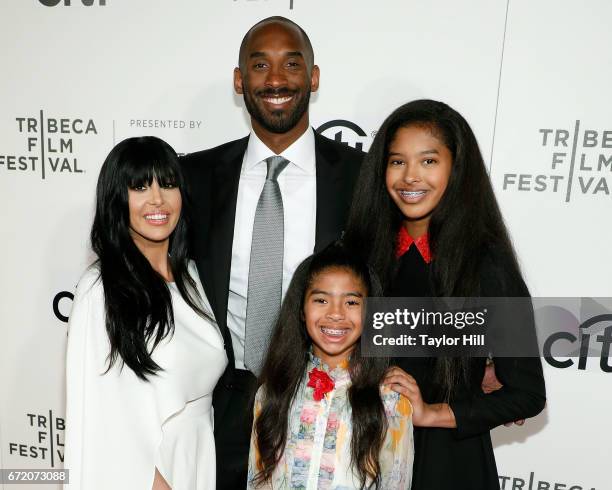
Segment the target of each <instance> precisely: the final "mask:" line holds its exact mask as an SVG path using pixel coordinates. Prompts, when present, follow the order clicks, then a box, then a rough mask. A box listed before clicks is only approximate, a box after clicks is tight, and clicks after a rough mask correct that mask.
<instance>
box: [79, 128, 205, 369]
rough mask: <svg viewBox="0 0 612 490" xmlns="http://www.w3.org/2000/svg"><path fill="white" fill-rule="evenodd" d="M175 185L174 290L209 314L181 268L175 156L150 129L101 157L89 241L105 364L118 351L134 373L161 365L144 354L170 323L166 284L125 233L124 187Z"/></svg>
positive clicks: (184, 256)
mask: <svg viewBox="0 0 612 490" xmlns="http://www.w3.org/2000/svg"><path fill="white" fill-rule="evenodd" d="M153 179H155V180H157V182H158V184H159V185H160V186H166V185H174V186H176V187H178V189H179V190H180V192H181V198H182V203H183V204H182V211H181V216H180V218H179V220H178V223H177V225H176V228H175V230H174V231H173V232H172V235H171V236H170V247H169V254H170V258H169V262H170V268H171V270H172V275H173V276H174V281H175V284H176V287H177V288H178V290H179V292H180V294H181V296H182V297H183V299H184V300H185V301H186V302H187V304H188V305H189V306H191V308H193V309H194V310H195V311H196V312H197V313H198V314H199V315H201V316H203V317H206V318H210V317H209V315H208V314H207V313H206V312H204V310H203V309H202V306H201V297H200V294H199V293H198V290H197V288H196V284H195V281H194V280H193V279H192V278H191V276H190V275H189V272H188V270H187V267H188V258H189V255H188V245H187V244H188V237H187V230H188V223H187V217H188V212H187V209H186V208H187V206H188V198H187V196H186V195H185V191H184V188H185V186H184V183H183V178H182V175H181V171H180V167H179V162H178V157H177V155H176V153H175V152H174V150H173V149H172V147H170V145H168V144H167V143H166V142H164V141H162V140H161V139H159V138H155V137H153V136H145V137H138V138H129V139H126V140H124V141H122V142H121V143H119V144H117V145H116V146H115V147H114V148H113V149H112V150H111V152H110V153H109V154H108V156H107V157H106V160H105V161H104V164H103V165H102V168H101V170H100V176H99V177H98V185H97V188H96V214H95V217H94V221H93V226H92V228H91V245H92V249H93V251H94V252H95V254H96V255H97V256H98V259H97V261H96V263H95V264H96V265H97V266H98V268H99V270H100V277H101V279H102V285H103V287H104V300H105V310H106V331H107V333H108V337H109V340H110V354H109V366H108V369H110V368H111V367H112V366H113V364H114V363H115V362H116V361H117V359H118V358H121V361H122V363H124V364H126V365H127V366H128V367H129V368H130V369H132V371H134V373H135V374H136V375H137V376H138V377H139V378H141V379H143V380H146V379H147V376H150V375H153V374H155V373H156V372H157V371H159V370H160V369H161V367H160V366H159V365H158V364H157V363H156V362H155V361H154V360H153V359H152V358H151V353H152V352H153V350H154V349H155V347H156V346H157V345H158V344H159V343H160V342H161V341H162V340H163V339H164V338H165V337H166V336H167V335H169V334H170V335H171V334H172V332H173V330H174V314H173V309H172V300H171V296H170V290H169V288H168V284H167V283H166V281H165V279H164V278H163V277H162V276H161V275H160V274H158V273H157V272H156V271H155V270H154V269H153V267H152V266H151V264H150V263H149V261H148V260H147V258H146V257H145V256H144V255H143V254H142V253H141V252H140V250H139V249H138V247H137V246H136V245H135V243H134V240H133V239H132V237H131V235H130V214H129V205H128V188H135V187H139V186H142V185H151V183H152V181H153Z"/></svg>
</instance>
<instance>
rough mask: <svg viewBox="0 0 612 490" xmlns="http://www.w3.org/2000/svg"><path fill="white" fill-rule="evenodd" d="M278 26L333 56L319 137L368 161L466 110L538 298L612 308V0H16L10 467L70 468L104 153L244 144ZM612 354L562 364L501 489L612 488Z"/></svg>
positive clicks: (4, 79)
mask: <svg viewBox="0 0 612 490" xmlns="http://www.w3.org/2000/svg"><path fill="white" fill-rule="evenodd" d="M270 15H284V16H287V17H289V18H291V19H293V20H295V21H297V22H298V23H299V24H301V25H302V26H303V27H304V29H305V30H306V31H307V32H308V33H309V35H310V37H311V39H312V42H313V45H314V48H315V57H316V62H317V64H318V65H319V66H320V67H321V88H320V90H319V92H318V93H317V94H316V95H314V97H313V98H312V102H311V115H312V124H313V126H314V127H315V128H320V129H321V130H322V131H323V133H324V134H326V135H327V136H329V137H331V138H335V139H337V140H341V141H344V142H346V143H347V144H350V145H352V146H356V147H361V148H363V149H364V150H366V149H367V148H368V146H369V144H370V143H371V141H372V137H373V135H374V134H375V132H376V130H377V128H378V127H379V125H380V123H381V122H382V120H383V119H384V117H385V116H386V115H387V114H388V113H389V112H390V111H391V110H392V109H394V108H395V107H397V106H398V105H400V104H401V103H403V102H406V101H408V100H411V99H415V98H423V97H427V98H433V99H438V100H443V101H445V102H447V103H449V104H450V105H452V106H453V107H455V108H456V109H458V110H459V111H460V112H461V113H462V114H464V115H465V117H466V118H467V119H468V121H469V122H470V124H471V125H472V127H473V128H474V131H475V133H476V135H477V137H478V140H479V143H480V145H481V148H482V150H483V153H484V155H485V158H486V160H487V164H488V165H489V166H490V172H491V177H492V179H493V182H494V185H495V190H496V192H497V196H498V199H499V201H500V203H501V205H502V208H503V212H504V216H505V219H506V220H507V223H508V225H509V227H510V230H511V233H512V236H513V239H514V243H515V245H516V248H517V251H518V253H519V255H520V259H521V263H522V266H523V270H524V272H525V275H526V278H527V281H528V284H529V286H530V288H531V290H532V293H533V294H534V295H538V296H612V286H611V277H612V259H611V257H610V251H609V250H610V243H612V231H611V228H610V226H609V222H610V221H609V220H610V218H609V215H610V211H611V210H612V196H611V194H610V193H611V190H612V119H611V117H612V116H611V114H612V92H611V91H610V80H611V79H612V59H611V58H612V54H611V53H612V51H610V45H612V31H611V30H610V28H609V27H610V26H609V19H610V17H611V16H612V4H610V2H608V1H606V0H590V1H589V2H575V1H570V0H564V1H559V0H539V1H537V2H534V1H530V0H465V1H457V0H433V1H422V0H421V1H417V0H385V1H384V2H383V1H374V0H210V1H205V2H204V1H199V0H181V1H169V0H4V1H3V2H2V5H1V6H0V18H2V21H3V22H2V28H1V29H0V41H1V43H0V52H1V57H0V59H1V60H2V61H1V66H2V76H0V87H1V89H0V209H1V211H2V222H3V223H2V226H0V250H2V267H1V270H2V272H1V274H0V298H1V300H0V329H1V337H0V338H1V341H0V403H1V404H0V417H1V418H0V445H1V446H0V467H2V468H61V467H62V465H63V454H64V428H65V420H64V354H65V343H66V322H67V320H68V316H69V314H70V308H71V301H72V294H73V292H74V288H75V285H76V282H77V280H78V278H79V276H80V274H81V272H82V271H83V269H84V268H85V267H86V266H87V265H88V263H90V262H91V260H92V256H91V252H90V251H89V249H88V233H89V228H90V223H91V218H92V211H93V201H94V187H95V182H96V178H97V175H98V171H99V168H100V166H101V164H102V161H103V159H104V157H105V156H106V154H107V153H108V151H109V150H110V149H111V148H112V146H113V144H114V143H115V142H118V141H120V140H121V139H123V138H126V137H128V136H134V135H143V134H152V135H156V136H159V137H162V138H164V139H166V140H167V141H168V142H169V143H170V144H171V145H173V146H174V147H175V148H176V149H177V151H179V152H181V153H186V152H191V151H195V150H199V149H203V148H208V147H212V146H215V145H217V144H220V143H222V142H225V141H229V140H231V139H235V138H238V137H241V136H243V135H245V134H246V133H247V131H248V118H247V116H246V112H245V110H244V108H243V104H242V99H241V97H239V96H236V95H235V94H234V93H233V90H232V70H233V68H234V66H235V65H236V62H237V56H238V47H239V44H240V40H241V38H242V36H243V34H244V33H245V32H246V30H247V29H248V28H249V27H250V26H251V25H252V24H254V23H255V22H256V21H258V20H260V19H262V18H264V17H267V16H270ZM587 341H588V340H587ZM591 341H592V342H595V341H596V340H595V338H593V339H592V340H591ZM607 355H608V353H605V356H604V358H602V359H600V358H588V359H587V360H586V362H582V363H578V362H574V361H572V362H571V363H567V364H566V365H565V367H563V368H559V367H553V366H552V365H550V364H548V363H545V375H546V382H547V387H548V406H547V408H546V410H545V411H544V412H543V413H542V414H540V415H539V416H538V417H536V418H534V419H531V420H528V421H527V422H526V424H525V426H523V427H522V428H519V427H511V428H505V427H501V428H498V429H495V430H494V432H493V436H494V443H495V451H496V456H497V461H498V466H499V472H500V475H501V476H500V485H501V488H502V489H509V490H510V489H526V490H527V489H529V490H547V489H550V490H553V489H554V490H561V489H562V490H568V489H574V490H578V489H597V490H606V489H609V488H612V487H611V484H610V474H609V471H610V470H609V458H610V454H611V453H610V437H609V435H610V429H609V427H608V426H607V422H608V420H609V414H610V413H611V411H612V389H611V387H612V384H611V382H612V377H611V376H612V375H611V374H610V368H609V367H608V362H609V359H608V358H607V357H606V356H607ZM117 443H118V444H120V443H121V441H117ZM109 470H111V471H112V469H109ZM440 470H441V471H444V469H443V468H440ZM8 487H9V486H8V485H7V488H8ZM11 488H12V486H11ZM20 488H24V489H25V488H28V486H27V485H26V486H22V487H20ZM32 488H40V487H38V486H32Z"/></svg>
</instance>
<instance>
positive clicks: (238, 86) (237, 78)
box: [234, 67, 244, 94]
mask: <svg viewBox="0 0 612 490" xmlns="http://www.w3.org/2000/svg"><path fill="white" fill-rule="evenodd" d="M234 90H235V91H236V93H237V94H243V93H244V92H243V91H242V73H240V68H238V67H236V68H234Z"/></svg>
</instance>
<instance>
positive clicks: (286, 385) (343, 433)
mask: <svg viewBox="0 0 612 490" xmlns="http://www.w3.org/2000/svg"><path fill="white" fill-rule="evenodd" d="M372 279H373V278H372V277H371V276H370V273H369V271H368V269H367V267H366V266H365V265H364V264H363V263H362V262H361V261H359V260H358V259H357V258H356V257H355V256H354V255H353V254H351V253H350V252H349V251H348V250H347V249H345V247H344V246H343V245H342V244H341V243H336V244H333V245H331V246H330V247H328V248H327V249H325V250H324V251H322V252H320V253H318V254H316V255H314V256H312V257H310V258H308V259H306V260H305V261H304V262H303V263H302V264H301V265H300V266H299V267H298V269H297V270H296V272H295V275H294V277H293V280H292V282H291V285H290V286H289V289H288V291H287V295H286V297H285V300H284V302H283V306H282V308H281V312H280V316H279V320H278V322H277V325H276V328H275V331H274V334H273V337H272V342H271V345H270V349H269V351H268V356H267V359H266V361H265V364H264V367H263V372H262V375H261V378H260V381H261V383H262V386H261V387H260V388H259V390H258V392H257V395H256V398H255V408H254V416H255V420H254V423H253V433H252V437H251V451H250V455H249V478H248V488H249V489H255V488H265V489H289V488H291V489H306V490H322V489H330V490H349V489H362V488H377V489H384V490H395V489H398V490H400V489H408V488H410V482H411V476H412V461H413V455H414V451H413V439H412V407H411V405H410V402H409V401H408V400H407V399H406V398H404V397H403V396H400V395H398V394H397V393H395V392H394V391H391V390H390V389H388V388H382V389H381V388H380V383H381V380H382V378H383V376H384V373H385V369H386V367H387V363H386V360H384V359H377V358H366V357H361V354H360V345H359V339H360V336H361V332H362V308H363V301H364V299H365V297H366V296H368V295H371V296H375V295H380V288H379V286H378V285H377V284H376V283H375V281H373V280H372Z"/></svg>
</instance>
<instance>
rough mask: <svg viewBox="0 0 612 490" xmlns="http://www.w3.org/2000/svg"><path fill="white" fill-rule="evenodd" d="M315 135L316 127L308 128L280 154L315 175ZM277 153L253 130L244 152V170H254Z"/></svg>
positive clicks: (305, 171) (304, 170) (306, 172)
mask: <svg viewBox="0 0 612 490" xmlns="http://www.w3.org/2000/svg"><path fill="white" fill-rule="evenodd" d="M314 154H315V136H314V129H312V128H308V129H307V130H306V131H304V134H302V136H300V137H299V138H298V139H297V140H296V141H294V142H293V144H292V145H291V146H289V148H287V149H286V150H285V151H283V152H282V153H281V154H280V156H282V157H284V158H286V159H287V160H289V161H290V162H291V163H292V164H293V165H295V167H297V168H299V169H300V170H302V171H303V172H304V173H305V174H308V175H315V174H316V169H315V158H314ZM274 155H276V154H275V153H274V152H273V151H272V150H270V148H268V147H267V146H266V145H265V143H264V142H263V141H261V140H260V139H259V137H258V136H257V135H256V134H255V131H253V130H251V133H250V135H249V143H248V145H247V149H246V152H245V154H244V159H243V164H242V170H243V172H248V171H250V170H253V169H254V168H255V167H256V166H257V165H258V164H259V163H262V162H263V161H264V160H265V159H266V158H268V157H271V156H274Z"/></svg>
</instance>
